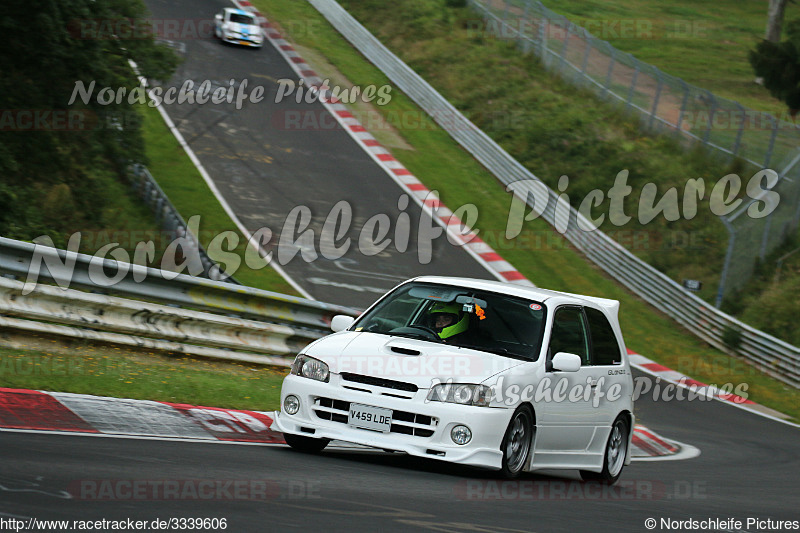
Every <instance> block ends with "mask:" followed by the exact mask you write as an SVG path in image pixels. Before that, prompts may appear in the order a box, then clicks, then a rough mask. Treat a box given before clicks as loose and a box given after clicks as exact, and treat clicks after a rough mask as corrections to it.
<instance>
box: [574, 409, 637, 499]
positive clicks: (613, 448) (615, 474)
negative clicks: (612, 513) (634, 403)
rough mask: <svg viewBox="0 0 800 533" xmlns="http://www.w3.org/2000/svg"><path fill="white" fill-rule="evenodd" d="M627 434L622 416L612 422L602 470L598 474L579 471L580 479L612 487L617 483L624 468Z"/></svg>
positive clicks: (626, 427) (625, 423) (626, 452)
mask: <svg viewBox="0 0 800 533" xmlns="http://www.w3.org/2000/svg"><path fill="white" fill-rule="evenodd" d="M629 432H630V430H629V428H628V421H627V420H625V418H624V417H623V416H620V417H619V418H617V419H616V420H615V421H614V424H613V425H612V426H611V433H610V434H609V435H608V441H607V442H606V449H605V453H604V454H603V470H602V471H600V472H591V471H589V470H581V477H582V478H583V479H584V480H585V481H599V482H600V483H603V484H604V485H613V484H614V483H616V482H617V480H618V479H619V476H620V475H621V474H622V469H623V467H624V466H625V456H626V455H627V454H628V436H629V435H630V433H629Z"/></svg>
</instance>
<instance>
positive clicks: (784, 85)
mask: <svg viewBox="0 0 800 533" xmlns="http://www.w3.org/2000/svg"><path fill="white" fill-rule="evenodd" d="M749 60H750V64H751V65H752V66H753V70H754V71H755V73H756V76H758V77H760V78H763V80H764V87H766V88H767V90H769V92H770V94H771V95H772V96H774V97H775V98H777V99H778V100H781V101H782V102H784V103H785V104H786V105H787V106H788V107H789V111H790V113H791V115H792V118H794V116H795V115H796V114H797V112H798V110H800V20H793V21H791V22H789V23H788V24H787V25H786V40H784V41H779V42H777V43H775V42H772V41H767V40H763V41H761V42H760V43H758V45H756V48H755V50H751V51H750V54H749Z"/></svg>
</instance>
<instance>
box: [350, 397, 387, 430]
mask: <svg viewBox="0 0 800 533" xmlns="http://www.w3.org/2000/svg"><path fill="white" fill-rule="evenodd" d="M347 424H348V425H350V426H354V427H358V428H364V429H374V430H377V431H382V432H383V433H388V432H389V430H390V429H391V427H392V410H391V409H383V408H382V407H372V406H371V405H361V404H358V403H351V404H350V416H349V417H348V418H347Z"/></svg>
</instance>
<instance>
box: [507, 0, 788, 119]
mask: <svg viewBox="0 0 800 533" xmlns="http://www.w3.org/2000/svg"><path fill="white" fill-rule="evenodd" d="M514 3H522V0H515V2H514ZM542 3H543V4H544V5H545V6H546V7H548V8H549V9H551V10H553V11H555V12H556V13H559V14H561V15H565V16H566V17H567V18H569V19H570V20H572V21H573V22H575V23H576V24H581V25H584V26H586V27H587V29H589V30H590V32H591V33H593V34H594V35H595V36H596V37H598V38H599V39H603V40H606V41H608V42H609V43H610V44H612V45H613V46H614V47H616V48H617V49H619V50H621V51H623V52H628V53H630V54H633V55H634V56H635V57H636V58H637V59H639V60H641V61H644V62H645V63H650V64H652V65H655V66H657V67H658V68H659V69H661V70H662V71H664V72H666V73H668V74H671V75H673V76H678V77H680V78H683V79H684V80H685V81H687V82H689V83H691V84H692V85H696V86H698V87H701V88H703V89H708V90H710V91H712V92H713V93H715V94H717V95H719V96H723V97H725V98H728V99H730V100H735V101H738V102H739V103H741V104H743V105H744V106H746V107H749V108H751V109H755V110H758V111H766V112H769V113H772V114H774V115H776V116H778V117H781V116H782V115H784V114H785V113H786V111H787V109H786V106H785V105H784V104H782V103H781V102H780V101H778V100H777V99H775V98H772V97H771V96H770V94H769V91H767V90H766V89H765V88H764V87H763V86H761V85H758V84H757V83H755V74H754V73H753V69H752V67H751V66H750V63H749V61H748V59H747V54H748V51H749V50H752V49H753V48H755V45H756V44H757V43H758V42H759V41H760V40H761V39H763V38H764V28H765V26H766V22H767V2H742V1H740V0H719V1H717V2H713V3H704V2H694V1H692V0H669V1H668V2H651V1H648V0H604V1H603V2H597V1H596V0H572V1H570V2H561V1H558V0H543V2H542ZM798 17H800V8H799V7H798V4H796V3H791V2H790V3H789V4H788V6H787V8H786V14H785V17H784V21H789V20H793V19H796V18H798Z"/></svg>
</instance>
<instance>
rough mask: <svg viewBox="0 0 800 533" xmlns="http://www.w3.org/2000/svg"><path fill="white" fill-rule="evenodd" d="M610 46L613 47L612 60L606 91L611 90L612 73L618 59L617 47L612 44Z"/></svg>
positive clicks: (609, 63) (607, 75) (609, 64)
mask: <svg viewBox="0 0 800 533" xmlns="http://www.w3.org/2000/svg"><path fill="white" fill-rule="evenodd" d="M609 47H610V48H611V61H609V62H608V72H607V73H606V83H605V89H606V93H608V92H609V91H610V90H611V75H612V74H613V73H614V63H615V62H616V60H617V49H616V48H614V47H613V46H610V45H609Z"/></svg>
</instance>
